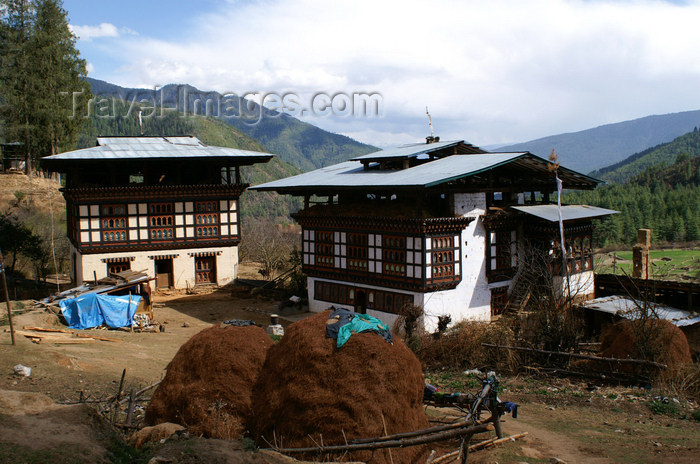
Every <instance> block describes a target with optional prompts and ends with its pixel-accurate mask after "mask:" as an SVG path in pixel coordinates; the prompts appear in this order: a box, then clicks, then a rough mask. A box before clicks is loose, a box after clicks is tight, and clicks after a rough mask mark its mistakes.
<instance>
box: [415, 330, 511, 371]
mask: <svg viewBox="0 0 700 464" xmlns="http://www.w3.org/2000/svg"><path fill="white" fill-rule="evenodd" d="M419 339H420V340H419V341H420V343H419V346H418V347H417V348H416V355H417V356H418V359H420V361H421V363H422V364H423V366H424V367H426V368H428V369H440V368H459V369H469V368H478V369H481V370H494V369H495V370H498V371H499V372H503V371H509V372H512V371H516V370H517V367H518V364H519V363H518V358H517V354H514V353H513V352H511V351H504V350H496V349H493V348H485V347H483V346H481V344H482V343H493V344H498V345H512V344H513V340H514V335H513V331H512V330H511V329H510V328H509V327H506V326H504V325H501V324H498V323H485V322H470V321H465V322H460V323H458V324H456V325H455V326H454V327H452V328H451V329H447V330H446V331H445V332H444V333H443V334H441V335H440V336H437V337H435V336H434V335H433V334H423V335H420V337H419Z"/></svg>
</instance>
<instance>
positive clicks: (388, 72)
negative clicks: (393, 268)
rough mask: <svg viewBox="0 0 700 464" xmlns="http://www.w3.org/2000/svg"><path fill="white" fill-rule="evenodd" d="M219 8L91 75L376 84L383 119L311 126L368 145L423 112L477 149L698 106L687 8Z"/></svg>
mask: <svg viewBox="0 0 700 464" xmlns="http://www.w3.org/2000/svg"><path fill="white" fill-rule="evenodd" d="M219 8H220V9H219V10H217V11H214V12H210V13H208V14H204V15H202V16H200V17H198V18H196V21H195V26H194V27H188V28H186V29H187V30H186V31H183V33H182V34H180V36H179V38H178V39H177V40H161V39H158V38H148V37H139V38H138V40H136V39H134V38H131V37H121V38H120V39H119V40H120V43H119V46H118V47H111V48H110V50H108V51H105V52H106V53H112V54H113V55H112V56H113V57H114V58H115V59H117V60H118V61H119V62H120V63H121V65H120V67H119V68H118V69H115V70H114V71H112V72H104V71H103V72H102V74H101V75H99V76H96V77H99V78H102V79H107V80H110V81H113V82H116V83H119V84H122V85H128V86H144V87H152V86H153V84H165V83H168V82H176V83H185V82H186V83H190V84H193V85H195V86H197V87H200V88H202V89H216V90H219V91H234V92H237V93H239V94H240V93H243V92H246V91H277V92H282V91H285V90H292V91H296V92H299V93H302V94H304V95H306V96H307V97H308V96H310V95H311V94H313V93H314V92H318V91H324V92H328V93H333V92H340V91H342V92H350V93H352V92H355V91H377V92H380V93H381V94H382V95H383V97H384V116H383V117H382V118H379V119H368V120H358V119H352V118H350V119H348V118H345V119H334V118H322V119H318V120H313V119H312V120H310V121H311V122H314V123H315V124H318V125H320V126H321V127H324V128H326V129H329V130H332V131H334V132H341V133H346V134H348V135H350V134H353V135H356V136H358V137H360V138H361V139H362V140H363V141H366V142H368V143H372V144H375V145H386V141H388V140H402V141H403V140H405V139H407V138H409V137H411V136H413V137H414V138H415V139H417V140H419V139H421V138H422V137H424V136H425V135H427V134H428V127H427V121H426V119H425V106H426V105H428V106H429V107H430V111H431V114H432V115H433V121H434V123H435V126H436V131H437V132H436V134H437V135H440V136H441V137H442V138H443V139H451V138H467V139H468V140H470V141H472V142H474V143H483V144H486V143H499V142H504V143H505V142H512V141H517V140H526V139H530V138H535V137H539V136H544V135H550V134H552V133H557V132H565V131H573V130H580V129H585V128H588V127H591V126H594V125H598V124H604V123H608V122H615V121H619V120H623V119H630V118H634V117H640V116H644V115H647V114H652V113H665V112H674V111H683V110H688V109H698V108H700V93H699V92H697V89H698V88H700V61H698V60H697V51H696V46H697V44H698V43H700V28H698V27H697V26H696V23H697V18H700V3H699V2H698V1H690V2H687V4H684V5H677V4H672V3H669V2H663V1H659V0H656V1H655V0H645V1H624V0H623V1H620V0H609V1H605V0H601V1H584V0H533V1H528V2H521V1H508V0H492V1H489V2H480V1H467V2H456V1H454V2H453V1H448V0H434V1H433V2H430V3H425V2H420V1H417V0H406V1H404V2H402V3H401V4H400V5H397V3H396V2H392V1H384V0H375V1H373V2H371V4H369V5H365V4H362V5H360V4H358V2H356V1H353V0H338V1H336V2H333V3H332V4H331V3H328V2H326V1H324V0H292V1H275V0H270V1H261V2H250V3H248V2H243V3H241V2H232V3H225V4H223V5H221V6H220V7H219ZM78 28H84V29H78ZM183 29H185V28H183ZM75 31H76V33H77V34H78V35H80V36H81V37H82V38H83V39H85V37H88V39H86V40H89V39H90V38H92V37H99V36H111V37H115V36H117V35H119V34H120V31H119V30H118V29H117V28H116V27H115V26H114V25H112V24H109V23H103V24H100V25H99V26H75ZM100 34H102V35H100ZM110 34H113V35H110Z"/></svg>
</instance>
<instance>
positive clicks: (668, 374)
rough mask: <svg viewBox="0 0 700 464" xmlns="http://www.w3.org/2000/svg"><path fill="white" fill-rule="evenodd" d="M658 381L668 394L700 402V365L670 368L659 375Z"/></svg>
mask: <svg viewBox="0 0 700 464" xmlns="http://www.w3.org/2000/svg"><path fill="white" fill-rule="evenodd" d="M658 381H659V384H660V386H661V389H662V390H663V391H665V392H667V394H669V395H671V396H674V397H677V398H684V399H691V400H693V401H696V402H700V364H698V363H693V364H684V365H680V366H675V367H669V368H668V369H665V370H663V371H662V372H661V373H660V374H659V378H658Z"/></svg>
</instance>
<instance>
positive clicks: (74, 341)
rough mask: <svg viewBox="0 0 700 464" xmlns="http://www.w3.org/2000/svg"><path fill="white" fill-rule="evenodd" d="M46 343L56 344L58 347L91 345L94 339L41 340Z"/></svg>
mask: <svg viewBox="0 0 700 464" xmlns="http://www.w3.org/2000/svg"><path fill="white" fill-rule="evenodd" d="M42 341H45V342H46V343H56V344H58V345H80V344H84V343H93V342H94V341H95V339H94V338H49V339H46V338H44V339H42Z"/></svg>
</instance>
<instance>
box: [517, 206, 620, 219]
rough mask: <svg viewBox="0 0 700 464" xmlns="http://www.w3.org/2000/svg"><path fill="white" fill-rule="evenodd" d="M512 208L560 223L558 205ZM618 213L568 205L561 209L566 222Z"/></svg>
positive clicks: (595, 207)
mask: <svg viewBox="0 0 700 464" xmlns="http://www.w3.org/2000/svg"><path fill="white" fill-rule="evenodd" d="M512 208H513V209H517V210H518V211H522V212H523V213H527V214H531V215H533V216H535V217H538V218H540V219H544V220H545V221H551V222H558V221H559V212H558V211H557V205H533V206H512ZM617 213H619V211H615V210H612V209H605V208H599V207H597V206H588V205H566V206H562V207H561V215H562V218H563V219H564V220H565V221H570V220H572V219H587V218H594V217H599V216H608V215H610V214H617Z"/></svg>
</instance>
